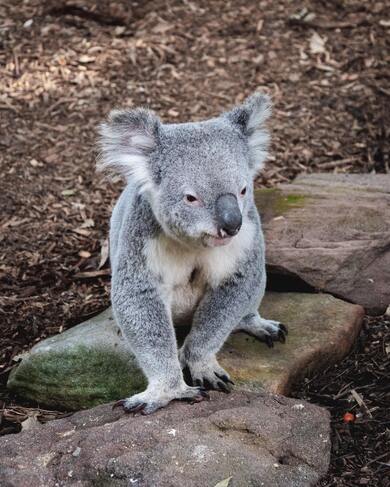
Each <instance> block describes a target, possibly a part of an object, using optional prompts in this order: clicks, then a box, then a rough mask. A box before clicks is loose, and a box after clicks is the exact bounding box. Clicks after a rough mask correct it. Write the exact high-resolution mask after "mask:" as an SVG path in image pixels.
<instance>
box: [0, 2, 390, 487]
mask: <svg viewBox="0 0 390 487" xmlns="http://www.w3.org/2000/svg"><path fill="white" fill-rule="evenodd" d="M387 7H388V5H387V4H386V2H384V1H383V2H380V1H376V2H360V1H356V0H328V1H325V0H323V1H320V0H318V1H303V2H290V1H287V0H281V1H279V2H272V1H271V0H260V1H255V0H245V1H244V0H236V1H234V2H233V1H230V0H212V1H206V0H199V1H195V0H182V1H179V0H154V1H144V2H132V1H108V0H100V1H99V2H94V1H91V0H74V1H73V0H69V1H59V0H56V1H54V0H53V1H43V0H29V1H22V0H15V1H13V2H8V1H6V0H0V86H1V90H0V134H1V137H0V174H1V191H0V207H1V213H0V287H1V295H0V313H1V319H0V377H1V381H2V383H3V384H4V383H5V381H6V378H7V375H8V374H9V371H10V369H11V368H12V367H13V365H14V364H15V360H14V359H15V357H16V356H17V355H18V354H20V353H22V352H23V351H24V350H26V349H28V348H29V347H31V346H32V345H33V344H34V343H36V342H37V341H39V340H42V339H43V338H45V337H47V336H50V335H52V334H55V333H58V332H61V331H63V330H65V329H67V328H69V327H71V326H72V325H74V324H75V323H77V322H79V321H81V320H83V319H85V318H87V317H88V316H90V315H91V314H94V313H96V312H98V311H100V310H102V309H103V308H105V307H106V306H107V305H108V302H109V299H108V296H109V269H108V262H107V223H108V218H109V215H110V212H111V208H112V205H113V202H114V200H115V198H116V197H117V195H118V194H119V191H120V188H121V185H120V183H110V182H108V181H107V180H105V179H104V178H102V177H97V176H96V175H95V172H94V160H95V156H96V154H95V149H94V146H95V142H94V141H95V138H96V126H97V124H98V123H99V122H100V121H101V120H102V119H103V118H104V116H105V115H106V114H107V113H108V111H109V110H110V109H111V108H113V107H119V106H133V105H148V106H150V107H151V108H153V109H155V110H156V111H158V112H159V114H160V115H161V116H162V118H163V119H164V120H170V121H184V120H188V119H192V120H196V119H201V118H205V117H209V116H213V115H216V114H218V113H219V112H220V111H221V110H223V109H226V108H228V107H230V106H232V105H233V104H234V103H237V102H240V101H241V100H242V99H243V98H244V97H245V96H246V95H248V94H250V93H251V92H253V91H254V90H263V91H265V92H268V93H270V94H271V95H272V97H273V100H274V105H275V108H274V115H273V120H272V123H271V129H272V136H273V146H272V153H271V157H270V160H269V163H268V165H267V169H266V170H265V171H264V173H263V175H262V176H261V177H260V178H259V179H258V181H257V184H258V185H260V186H268V187H272V186H274V185H275V184H277V183H278V182H284V181H290V180H291V179H292V178H293V177H294V176H296V175H297V174H300V173H302V172H318V171H322V172H323V171H330V172H365V173H368V172H372V171H374V172H377V173H386V172H389V139H390V137H389V127H390V123H389V122H390V112H389V110H388V108H387V107H388V103H389V97H390V86H389V68H388V61H389V35H388V33H389V27H390V21H389V16H388V8H387ZM388 326H389V323H388V321H386V320H384V319H379V318H378V319H376V320H374V321H371V320H367V326H366V329H365V331H364V332H363V335H362V338H361V343H360V344H359V345H358V348H357V349H356V351H355V352H354V353H353V354H352V355H351V356H350V357H349V358H348V359H346V360H345V361H344V362H343V363H342V364H340V366H339V367H338V369H332V370H328V371H326V373H323V374H321V377H319V378H315V379H313V380H311V381H310V382H309V383H308V384H305V385H304V386H303V389H301V390H300V392H299V394H303V395H304V397H308V398H310V399H311V400H314V401H316V402H318V403H320V404H323V405H325V406H326V407H328V408H329V409H330V410H331V412H332V416H333V423H332V424H333V431H334V452H333V457H332V465H331V470H330V472H329V475H328V478H327V480H325V481H324V482H325V483H323V484H322V485H375V486H376V485H388V483H387V484H386V482H387V479H386V475H385V470H386V468H387V467H388V464H389V462H390V459H389V457H388V456H386V455H385V453H386V441H388V440H389V437H388V435H389V416H388V414H389V413H388V409H389V408H387V410H386V403H385V401H386V395H385V394H386V390H385V387H386V384H385V382H384V380H385V378H384V374H386V370H385V369H383V368H384V367H386V365H388V356H389V351H388V349H387V350H386V347H385V345H383V344H384V342H385V335H386V333H388ZM387 336H388V335H387ZM381 347H382V348H381ZM381 367H382V368H381ZM351 390H353V391H354V393H353V394H352V396H351V392H350V391H351ZM340 394H341V396H340ZM354 394H355V395H354ZM350 397H352V398H353V400H352V402H351V403H349V402H348V401H349V398H350ZM357 398H362V400H363V401H364V402H363V404H362V405H359V406H356V401H357V400H358V399H357ZM387 399H388V397H387ZM354 401H355V402H354ZM357 404H359V402H358V403H357ZM3 406H4V409H3V415H2V416H3V419H2V428H3V429H2V432H3V433H7V432H13V431H15V430H17V429H18V427H19V426H17V425H18V424H20V421H21V419H22V418H25V417H26V415H30V416H34V415H39V417H38V419H40V420H42V421H44V420H47V419H50V418H51V417H53V415H55V413H53V412H45V411H43V410H34V409H26V407H25V406H26V405H22V404H21V403H20V402H19V403H17V404H15V403H13V402H12V401H10V400H9V399H8V398H7V397H6V395H4V405H3ZM30 406H33V405H30ZM375 408H377V409H375ZM349 409H352V412H356V413H359V414H360V415H358V416H357V418H356V421H354V422H353V423H350V424H344V423H343V420H342V416H343V414H344V413H345V412H346V411H347V410H349ZM371 416H372V417H371ZM15 425H16V426H15ZM380 455H383V456H380Z"/></svg>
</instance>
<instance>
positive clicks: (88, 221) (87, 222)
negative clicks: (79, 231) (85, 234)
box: [80, 218, 95, 228]
mask: <svg viewBox="0 0 390 487" xmlns="http://www.w3.org/2000/svg"><path fill="white" fill-rule="evenodd" d="M94 226H95V222H94V221H93V220H92V218H87V219H86V220H85V222H84V223H83V224H82V225H81V227H80V228H91V227H94Z"/></svg>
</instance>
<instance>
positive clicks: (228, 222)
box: [215, 193, 242, 237]
mask: <svg viewBox="0 0 390 487" xmlns="http://www.w3.org/2000/svg"><path fill="white" fill-rule="evenodd" d="M215 210H216V219H217V225H218V231H221V230H224V231H225V232H226V233H227V234H228V235H229V236H230V237H232V236H233V235H236V234H237V233H238V232H239V230H240V228H241V224H242V215H241V211H240V208H239V206H238V201H237V198H236V197H235V196H234V194H231V193H227V194H222V195H221V196H219V197H218V199H217V202H216V205H215Z"/></svg>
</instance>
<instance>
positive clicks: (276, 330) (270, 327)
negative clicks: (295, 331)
mask: <svg viewBox="0 0 390 487" xmlns="http://www.w3.org/2000/svg"><path fill="white" fill-rule="evenodd" d="M239 331H243V332H244V333H246V334H247V335H250V336H252V337H254V338H256V339H257V340H259V341H260V342H264V343H265V344H266V345H267V347H269V348H273V346H274V342H280V343H286V336H287V335H288V329H287V327H286V326H285V325H283V324H282V323H279V322H278V321H273V320H265V319H264V318H260V317H256V318H255V320H253V321H252V322H246V323H244V324H243V326H242V328H241V327H240V328H239Z"/></svg>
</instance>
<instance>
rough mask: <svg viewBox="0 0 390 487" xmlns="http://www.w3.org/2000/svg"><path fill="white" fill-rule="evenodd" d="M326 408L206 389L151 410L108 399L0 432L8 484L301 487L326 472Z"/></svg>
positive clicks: (1, 473) (3, 480)
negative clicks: (116, 406) (203, 397)
mask: <svg viewBox="0 0 390 487" xmlns="http://www.w3.org/2000/svg"><path fill="white" fill-rule="evenodd" d="M329 429H330V428H329V415H328V413H327V411H325V410H324V409H322V408H319V407H317V406H314V405H311V404H308V403H305V402H302V401H297V400H294V399H288V398H284V397H280V396H272V395H268V394H254V393H246V392H235V393H232V394H230V395H224V394H222V393H212V394H211V401H209V402H202V403H198V404H195V405H189V404H183V403H172V404H171V405H170V406H169V407H167V408H166V409H163V410H161V411H159V412H157V413H155V414H154V415H153V416H146V417H145V416H138V417H132V416H126V415H123V414H122V413H121V412H120V411H118V410H115V411H111V408H110V406H109V405H105V406H99V407H96V408H94V409H91V410H88V411H83V412H79V413H76V414H74V415H73V416H71V417H67V418H64V419H61V420H57V421H51V422H49V423H46V424H45V425H39V426H36V427H35V428H33V429H30V430H29V431H26V432H22V433H20V434H18V435H8V436H5V437H2V438H0V451H1V452H2V453H1V458H0V485H2V486H4V487H11V486H12V487H25V486H26V487H27V486H28V487H42V486H45V487H61V486H80V487H89V486H91V487H92V486H114V487H115V486H117V487H122V486H123V487H125V486H130V485H131V486H136V487H157V486H158V487H179V486H186V487H200V486H201V487H215V486H216V484H217V483H218V482H220V481H222V480H224V479H227V478H229V477H231V480H230V483H229V487H249V486H256V487H257V486H259V487H260V486H264V487H279V486H280V487H287V486H288V487H303V486H310V485H314V484H315V483H316V481H318V479H319V478H320V477H321V476H322V475H324V474H325V473H326V471H327V468H328V464H329V454H330V438H329Z"/></svg>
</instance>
